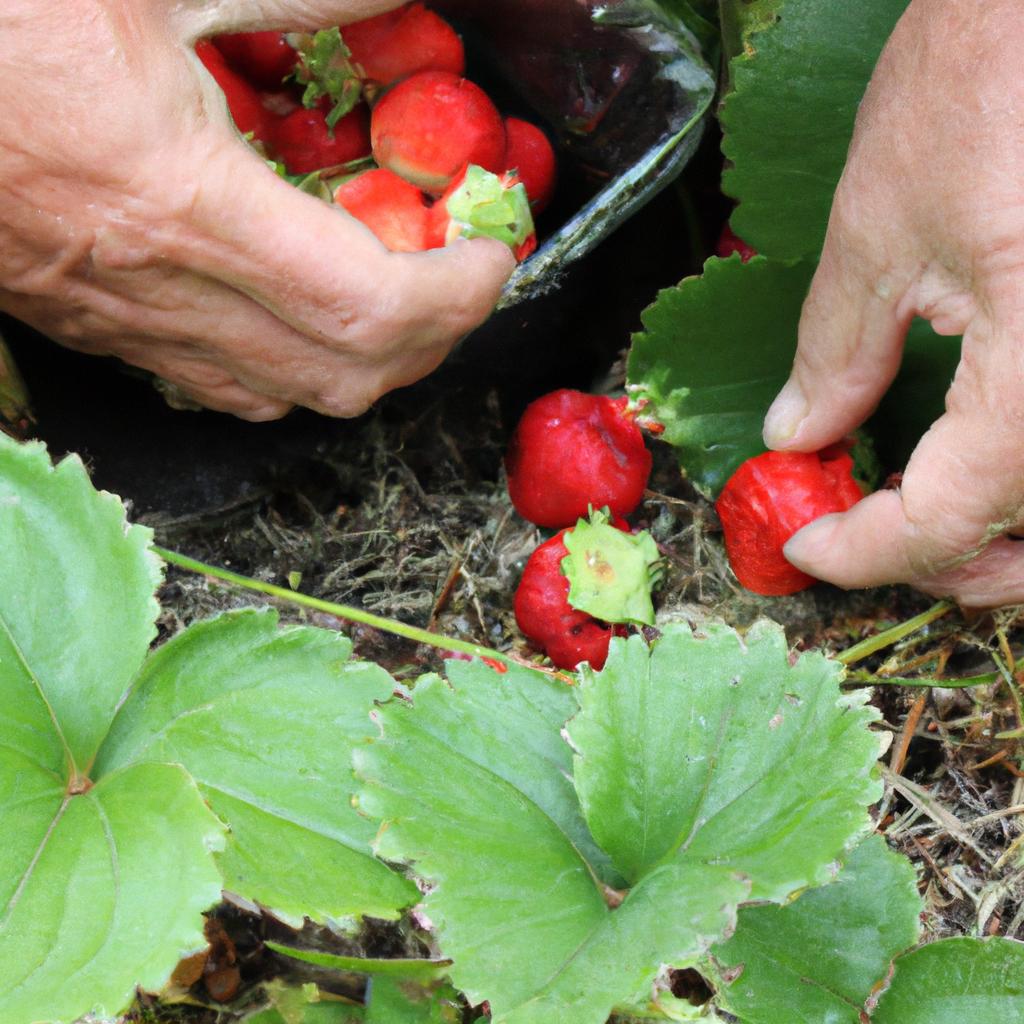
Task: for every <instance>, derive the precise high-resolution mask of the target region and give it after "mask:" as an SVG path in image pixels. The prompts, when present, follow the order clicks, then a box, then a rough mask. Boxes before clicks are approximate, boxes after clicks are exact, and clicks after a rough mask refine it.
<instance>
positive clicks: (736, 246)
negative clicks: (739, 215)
mask: <svg viewBox="0 0 1024 1024" xmlns="http://www.w3.org/2000/svg"><path fill="white" fill-rule="evenodd" d="M734 252H738V253H739V254H740V259H741V260H742V261H743V262H744V263H749V262H750V261H751V260H752V259H753V258H754V257H755V256H756V255H757V250H756V249H755V248H754V247H753V246H750V245H747V243H746V242H744V241H743V239H742V238H740V236H739V235H737V234H735V233H734V232H733V230H732V228H731V227H729V224H728V222H726V224H725V225H724V227H723V228H722V233H721V235H720V236H719V238H718V245H717V246H715V253H716V255H718V256H721V257H722V258H723V259H724V258H726V257H728V256H731V255H732V254H733V253H734Z"/></svg>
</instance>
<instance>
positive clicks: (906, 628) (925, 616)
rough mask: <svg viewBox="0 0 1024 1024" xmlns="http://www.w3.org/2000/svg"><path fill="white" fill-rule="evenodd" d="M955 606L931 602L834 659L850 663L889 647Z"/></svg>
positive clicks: (949, 603)
mask: <svg viewBox="0 0 1024 1024" xmlns="http://www.w3.org/2000/svg"><path fill="white" fill-rule="evenodd" d="M955 607H956V605H954V604H953V602H952V601H939V602H937V603H936V604H933V605H932V606H931V608H929V609H928V611H926V612H921V614H920V615H915V616H914V617H913V618H912V619H907V621H906V622H901V623H900V624H899V625H898V626H893V627H892V628H891V629H886V630H883V631H882V632H881V633H877V634H876V635H875V636H869V637H868V638H867V639H866V640H861V642H860V643H859V644H854V645H853V646H852V647H847V648H846V650H845V651H843V653H842V654H837V655H836V661H840V662H842V663H843V664H844V665H852V664H853V663H854V662H856V661H863V660H864V659H865V658H867V657H869V656H870V655H872V654H875V653H877V652H878V651H881V650H884V649H885V648H886V647H891V646H892V645H893V644H894V643H897V642H898V641H900V640H902V639H903V638H904V637H905V636H910V634H911V633H916V632H917V631H918V630H919V629H923V628H924V627H925V626H927V625H930V624H931V623H932V622H934V621H935V620H936V619H941V618H942V616H943V615H945V614H946V613H947V612H950V611H952V610H953V609H954V608H955Z"/></svg>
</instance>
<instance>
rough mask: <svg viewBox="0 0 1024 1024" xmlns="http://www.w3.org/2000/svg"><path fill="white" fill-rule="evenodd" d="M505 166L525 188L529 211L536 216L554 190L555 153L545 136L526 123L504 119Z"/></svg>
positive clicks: (510, 118)
mask: <svg viewBox="0 0 1024 1024" xmlns="http://www.w3.org/2000/svg"><path fill="white" fill-rule="evenodd" d="M505 138H506V140H507V148H506V151H505V164H506V166H507V167H508V168H509V169H510V170H513V171H515V172H516V174H517V176H518V177H519V179H520V180H521V181H522V183H523V184H524V185H525V186H526V194H527V195H528V196H529V197H530V208H531V209H532V210H533V212H534V213H540V212H541V210H543V209H544V207H546V206H547V205H548V203H549V202H550V201H551V196H552V195H553V193H554V191H555V151H554V150H553V149H552V148H551V143H550V142H549V141H548V137H547V136H546V135H545V134H544V133H543V132H542V131H541V130H540V129H539V128H538V127H537V126H536V125H534V124H530V122H529V121H521V120H520V119H519V118H518V117H506V118H505Z"/></svg>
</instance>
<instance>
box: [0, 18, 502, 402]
mask: <svg viewBox="0 0 1024 1024" xmlns="http://www.w3.org/2000/svg"><path fill="white" fill-rule="evenodd" d="M390 6H395V5H394V4H390V3H386V2H385V3H375V2H372V0H366V2H356V0H334V2H329V0H304V2H301V3H300V2H298V0H294V2H289V0H275V2H271V3H261V4H253V3H251V2H246V0H235V2H226V3H218V4H215V3H212V2H196V3H190V4H187V5H178V6H174V5H167V4H162V3H155V2H153V0H142V2H140V3H138V4H132V5H130V10H129V7H127V6H125V5H124V4H122V3H118V2H115V0H85V2H84V3H82V4H78V5H75V6H74V7H73V8H72V9H69V10H64V9H62V10H61V11H60V12H59V14H58V13H55V10H54V8H53V5H52V4H45V3H43V2H42V0H7V2H5V3H4V5H3V10H2V11H0V33H2V35H3V38H4V44H5V60H4V62H3V66H2V67H0V92H2V94H3V95H4V115H5V116H4V118H3V120H2V122H0V185H2V186H3V187H2V188H0V246H2V250H3V253H4V258H3V260H2V262H0V309H2V310H3V311H5V312H8V313H11V314H13V315H14V316H17V317H19V318H20V319H22V320H24V321H26V322H27V323H30V324H31V325H33V326H35V327H36V328H38V329H39V330H41V331H43V332H44V333H46V334H48V335H50V336H51V337H53V338H55V339H56V340H59V341H61V342H62V343H64V344H66V345H69V346H71V347H74V348H77V349H80V350H83V351H87V352H94V353H98V354H107V355H116V356H119V357H120V358H122V359H124V360H125V361H127V362H130V363H132V364H133V365H136V366H141V367H144V368H146V369H149V370H152V371H153V372H155V373H157V374H159V375H160V376H162V377H164V378H166V379H167V380H169V381H171V382H173V383H175V384H176V385H178V386H179V388H180V389H181V390H183V391H184V392H185V393H186V394H187V395H189V396H190V397H192V398H194V399H195V400H196V401H198V402H200V403H201V404H203V405H206V406H209V407H210V408H214V409H221V410H226V411H230V412H233V413H235V414H237V415H241V416H245V417H247V418H250V419H271V418H274V417H277V416H280V415H282V414H283V413H285V412H286V411H287V410H288V409H289V408H290V406H291V405H293V404H300V405H305V406H309V407H310V408H313V409H317V410H319V411H322V412H325V413H328V414H331V415H345V416H347V415H354V414H356V413H359V412H361V411H362V410H363V409H365V408H366V407H367V406H368V405H369V404H370V403H371V402H372V401H374V400H375V399H376V398H377V397H378V396H379V395H381V394H383V393H384V392H386V391H388V390H390V389H392V388H395V387H399V386H401V385H404V384H408V383H411V382H412V381H414V380H416V379H418V378H419V377H422V376H423V375H424V374H426V373H428V372H430V370H432V369H433V368H434V367H435V366H436V365H437V364H438V363H439V362H440V361H441V360H442V359H443V358H444V356H445V354H446V353H447V351H448V349H449V348H450V347H451V345H452V344H454V342H455V341H456V340H457V339H458V338H459V337H460V336H461V335H462V334H464V333H465V332H466V331H468V330H469V329H471V328H472V327H473V326H475V325H476V324H477V323H479V322H480V321H481V320H482V319H483V318H484V317H485V316H486V315H487V313H488V312H489V311H490V309H491V308H492V306H493V304H494V302H495V300H496V299H497V297H498V294H499V291H500V288H501V285H502V283H503V282H504V279H505V278H506V277H507V275H508V273H509V272H510V271H511V269H512V267H513V265H514V264H513V259H512V257H511V255H510V253H509V251H508V249H507V248H506V247H505V246H502V245H500V244H499V243H497V242H492V241H491V240H489V239H478V240H473V241H469V242H466V241H460V242H459V243H457V244H456V245H453V246H449V247H447V248H446V249H443V250H439V251H437V252H430V253H416V254H404V253H390V252H388V251H387V250H386V249H385V248H384V246H383V245H382V244H381V243H380V242H379V241H378V240H377V239H376V238H374V237H373V235H372V234H371V232H370V231H368V230H366V229H365V228H364V227H363V226H362V225H360V224H358V223H357V222H355V221H353V220H351V219H349V218H347V217H344V216H342V215H340V213H339V211H338V210H337V209H335V208H332V207H331V206H329V205H327V204H325V203H322V202H320V201H319V200H317V199H315V198H313V197H312V196H309V195H306V194H304V193H302V192H300V191H298V190H296V189H294V188H293V187H292V186H290V185H289V184H287V183H286V182H284V181H283V180H281V179H280V178H279V177H278V176H277V175H275V174H274V172H273V171H272V170H271V169H270V168H269V167H267V165H266V164H265V162H264V161H263V160H262V159H261V158H260V157H259V156H258V155H257V154H256V153H254V152H252V151H251V150H250V149H249V148H248V147H246V146H245V145H244V144H243V143H242V142H241V140H240V139H239V137H238V134H237V132H236V131H235V129H234V128H233V126H232V124H231V122H230V120H229V118H228V113H227V110H226V107H225V101H224V97H223V94H222V93H221V92H220V90H219V89H218V88H217V86H216V84H215V83H214V81H213V79H212V78H210V76H209V75H208V74H207V73H206V71H205V70H204V69H203V67H202V65H201V64H200V62H199V60H198V59H197V58H196V56H195V54H194V52H193V47H194V45H195V43H196V41H197V40H198V39H200V38H205V37H209V36H213V35H218V34H221V33H228V32H239V31H250V30H266V31H278V32H279V31H281V30H283V29H286V28H287V29H293V28H294V29H299V30H314V29H316V28H318V27H320V26H323V25H329V24H332V23H334V24H337V23H338V22H339V21H341V22H345V21H351V20H355V19H357V18H360V17H368V16H371V15H375V14H379V13H381V12H382V11H383V10H385V9H386V8H388V7H390ZM69 75H70V76H71V77H72V78H73V80H74V82H75V88H74V89H68V88H67V85H66V83H67V81H68V80H69ZM40 110H46V111H53V112H54V113H53V114H52V116H45V117H43V116H40V115H39V111H40ZM28 124H31V125H32V132H31V133H30V134H29V133H26V132H25V131H24V130H23V126H24V125H28Z"/></svg>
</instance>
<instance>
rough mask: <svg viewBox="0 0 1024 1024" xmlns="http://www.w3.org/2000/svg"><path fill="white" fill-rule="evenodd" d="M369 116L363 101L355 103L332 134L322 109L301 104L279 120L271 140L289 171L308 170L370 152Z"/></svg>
mask: <svg viewBox="0 0 1024 1024" xmlns="http://www.w3.org/2000/svg"><path fill="white" fill-rule="evenodd" d="M368 120H369V119H368V116H367V110H366V106H365V105H364V104H360V105H359V106H357V107H353V108H352V110H351V111H349V113H347V114H346V115H345V116H344V117H343V118H342V119H341V120H340V121H339V122H338V123H337V124H336V125H335V126H334V132H333V137H332V132H331V130H330V129H329V128H328V127H327V117H326V115H325V114H324V112H323V111H322V110H319V109H314V110H306V109H305V108H304V107H300V108H299V109H298V110H294V111H292V113H290V114H289V115H288V116H287V117H284V118H282V119H281V120H280V121H278V122H277V124H276V125H275V127H274V130H273V135H272V138H271V140H270V141H271V143H272V145H273V147H274V150H275V152H276V153H277V156H278V158H279V159H280V160H281V162H282V163H283V164H284V165H285V167H287V168H288V172H289V173H290V174H309V173H310V172H311V171H318V170H320V169H321V168H323V167H335V166H337V165H339V164H347V163H349V162H350V161H352V160H359V159H361V158H362V157H364V156H369V153H370V133H369V125H368Z"/></svg>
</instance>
